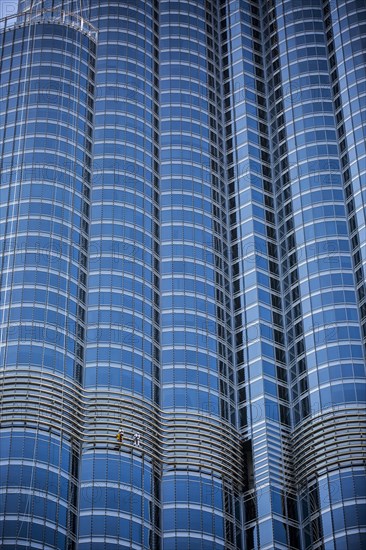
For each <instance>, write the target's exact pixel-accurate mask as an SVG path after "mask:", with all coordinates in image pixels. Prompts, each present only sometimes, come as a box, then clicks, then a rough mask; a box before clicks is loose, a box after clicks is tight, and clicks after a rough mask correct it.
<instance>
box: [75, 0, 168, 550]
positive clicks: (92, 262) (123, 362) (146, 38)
mask: <svg viewBox="0 0 366 550" xmlns="http://www.w3.org/2000/svg"><path fill="white" fill-rule="evenodd" d="M86 13H87V16H88V19H89V20H90V21H91V22H95V24H97V26H98V60H97V66H96V102H95V122H94V127H95V133H94V150H93V154H94V157H93V189H92V196H91V200H92V208H91V228H90V257H89V279H88V297H87V299H88V314H87V322H88V330H87V354H86V365H85V380H84V398H85V407H86V414H87V416H86V422H85V425H84V429H85V444H84V447H83V453H82V459H81V477H82V483H81V494H82V498H81V499H80V532H79V548H80V549H83V548H85V549H89V548H94V547H95V548H98V547H100V545H104V546H103V547H106V548H112V547H118V548H131V544H132V545H133V547H134V548H150V547H151V546H150V545H151V544H152V541H154V540H155V539H154V537H155V534H156V533H158V527H159V517H158V511H157V507H156V502H155V499H156V497H157V496H158V487H156V488H155V485H157V483H158V477H157V476H158V471H159V459H160V453H159V447H158V442H159V417H158V414H157V413H158V409H157V406H158V405H159V338H160V335H159V309H158V308H159V261H158V254H159V225H158V222H159V211H158V208H159V195H158V191H159V185H158V174H159V165H158V133H157V132H158V99H159V96H158V81H157V77H156V76H155V75H156V73H157V71H158V56H157V46H156V40H157V39H156V32H157V12H156V11H155V10H154V9H153V3H152V2H143V1H138V2H133V3H131V2H129V3H125V2H118V1H113V2H110V1H108V2H103V1H99V2H93V3H91V4H90V8H88V10H86ZM120 428H122V429H123V430H124V437H123V442H121V443H119V442H117V440H116V435H117V432H118V430H119V429H120ZM136 433H138V434H140V444H141V448H138V447H137V446H134V435H135V434H136ZM89 493H90V497H89ZM84 497H85V498H84ZM154 526H156V529H155V530H153V528H154ZM154 544H155V542H154Z"/></svg>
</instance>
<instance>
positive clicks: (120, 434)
mask: <svg viewBox="0 0 366 550" xmlns="http://www.w3.org/2000/svg"><path fill="white" fill-rule="evenodd" d="M123 435H124V432H123V429H122V428H120V429H119V430H118V432H117V435H116V439H117V441H118V443H123Z"/></svg>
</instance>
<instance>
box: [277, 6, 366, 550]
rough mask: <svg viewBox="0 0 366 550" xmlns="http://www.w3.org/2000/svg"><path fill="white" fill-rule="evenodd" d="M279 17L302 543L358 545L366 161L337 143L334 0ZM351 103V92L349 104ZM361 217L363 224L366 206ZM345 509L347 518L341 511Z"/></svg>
mask: <svg viewBox="0 0 366 550" xmlns="http://www.w3.org/2000/svg"><path fill="white" fill-rule="evenodd" d="M350 4H355V5H354V6H353V8H354V9H355V8H356V4H357V2H356V3H347V6H348V7H347V10H348V9H349V10H350V12H353V11H354V9H353V10H352V7H351V6H350ZM333 10H334V11H338V12H339V13H338V17H337V21H338V23H337V25H338V24H341V25H343V27H344V28H346V27H345V25H344V22H343V16H341V13H343V12H345V11H347V10H345V8H344V5H343V7H342V2H340V3H338V2H335V3H333V6H332V11H333ZM362 11H363V10H361V12H362ZM271 15H272V17H273V15H274V11H272V14H271ZM269 19H270V15H269ZM275 19H276V29H275V30H273V31H272V35H271V38H272V37H274V36H275V35H276V38H275V39H274V40H272V42H271V43H270V44H269V46H268V48H269V49H271V53H272V56H273V57H276V56H277V59H278V62H277V67H279V69H280V70H279V72H277V73H276V71H275V70H273V81H274V106H273V116H274V118H276V119H277V126H275V127H274V130H275V132H276V133H275V142H277V147H276V155H277V159H276V160H277V166H278V171H277V179H276V191H277V205H278V220H279V224H278V226H279V232H280V240H281V250H282V276H283V281H284V300H285V316H286V323H287V347H288V352H289V357H288V361H289V368H290V370H291V393H292V410H293V424H294V431H293V450H294V471H295V476H296V482H297V485H298V493H299V501H300V516H301V522H302V544H303V547H304V548H318V547H324V548H329V549H334V548H351V547H353V546H356V547H360V548H361V546H362V543H361V534H360V532H359V531H357V530H356V529H355V528H356V526H357V525H359V522H358V519H357V517H358V514H359V505H358V504H356V501H355V500H354V499H355V491H356V492H357V491H359V490H361V487H360V479H361V478H360V477H359V476H361V468H363V467H362V458H361V457H362V453H363V450H362V438H361V437H362V436H361V434H360V432H358V431H357V429H356V425H357V424H358V423H362V421H363V418H362V417H364V403H365V396H366V393H365V384H364V375H365V350H364V347H363V345H362V334H361V332H360V316H359V315H360V309H359V305H360V304H359V300H358V298H359V296H360V294H359V293H358V292H357V281H356V280H355V270H354V266H353V262H352V251H351V246H350V245H351V244H353V243H354V240H355V239H354V237H352V235H350V226H349V225H348V223H347V222H348V214H349V212H350V209H349V205H350V202H351V201H348V203H347V206H348V208H347V209H346V198H347V197H346V194H345V192H344V178H343V177H342V175H343V176H344V168H345V165H346V162H348V163H349V164H350V175H349V178H351V179H352V169H353V171H354V180H355V185H356V190H355V192H354V194H353V200H354V201H356V202H357V201H359V198H360V197H361V196H362V193H360V191H358V190H357V187H358V188H359V185H360V179H359V177H360V173H361V174H362V170H361V171H360V170H359V168H360V167H359V166H356V165H357V162H356V159H355V158H354V147H353V146H352V145H351V144H349V147H348V157H347V160H346V159H345V156H342V154H340V153H342V147H343V149H344V148H345V145H344V140H342V135H341V132H342V130H341V125H340V123H341V115H340V112H339V111H340V109H338V105H339V104H340V103H342V98H341V97H339V88H338V90H337V88H336V87H334V86H333V84H334V83H335V81H336V78H337V75H336V74H335V73H334V71H332V66H334V63H335V61H334V54H333V50H332V33H331V32H330V29H331V24H330V22H329V6H327V7H325V9H324V10H323V5H322V3H321V2H318V1H317V0H312V1H309V2H307V4H306V7H304V6H303V5H301V6H300V5H299V3H298V2H295V1H292V0H291V1H287V2H286V1H284V2H276V6H275ZM351 20H352V16H350V19H349V22H350V21H351ZM336 28H337V27H336ZM326 29H328V33H326ZM349 32H351V31H349ZM355 44H356V45H357V41H356V42H355ZM355 49H356V47H355ZM338 63H339V60H338ZM339 66H340V67H342V63H339ZM272 69H274V64H273V65H272ZM276 76H277V89H276ZM279 84H281V85H282V88H281V89H280V87H279ZM334 94H336V99H334ZM344 94H345V96H346V97H347V92H344ZM341 95H342V94H341ZM276 97H277V98H278V99H277V101H276ZM347 109H349V107H348V106H347V104H345V112H346V113H347ZM279 114H280V115H281V116H280V117H279V116H278V115H279ZM281 117H282V120H283V125H284V133H283V137H282V140H283V139H285V141H283V142H282V143H281V137H280V135H279V134H280V132H281V127H280V119H281ZM347 118H348V114H347ZM356 119H357V113H356V112H355V119H354V120H356ZM349 124H351V126H352V122H350V123H349ZM340 130H341V132H340ZM343 130H344V127H343ZM348 133H350V134H351V132H350V131H348ZM340 138H341V139H340ZM351 139H352V138H351ZM352 159H353V160H352ZM351 167H352V169H351ZM356 172H357V174H358V176H356ZM359 211H360V209H359ZM360 221H361V228H362V227H364V211H363V213H362V214H361V216H360ZM354 244H355V245H356V243H354ZM358 254H360V253H359V252H358ZM360 260H361V257H360ZM358 286H359V288H361V287H362V285H358ZM361 303H362V302H361ZM341 446H343V447H341ZM336 449H337V452H335V451H336ZM319 476H320V477H319ZM343 479H344V483H345V487H347V489H345V490H346V491H348V490H350V491H351V493H352V494H353V497H352V496H351V493H350V496H349V497H347V499H344V500H343V509H341V508H340V507H339V504H335V505H334V514H333V513H332V512H330V511H329V508H330V507H331V508H333V503H332V501H333V500H334V501H335V502H337V503H339V502H340V501H341V500H342V497H341V496H340V493H339V492H338V489H337V487H338V484H339V483H342V480H343ZM351 488H352V490H351ZM333 490H334V491H335V492H337V494H335V493H332V491H333ZM352 491H353V492H352ZM348 499H349V500H348ZM332 515H333V521H334V520H335V521H336V523H333V524H332ZM341 516H342V518H344V521H343V522H341V521H339V523H338V520H337V519H336V518H340V517H341ZM351 516H352V518H353V519H350V518H351ZM355 518H356V519H355ZM323 545H324V546H323Z"/></svg>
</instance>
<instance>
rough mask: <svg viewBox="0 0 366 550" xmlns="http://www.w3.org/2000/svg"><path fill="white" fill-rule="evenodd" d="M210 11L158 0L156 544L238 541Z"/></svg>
mask: <svg viewBox="0 0 366 550" xmlns="http://www.w3.org/2000/svg"><path fill="white" fill-rule="evenodd" d="M218 18H219V12H218V10H217V3H216V2H202V1H189V2H180V3H179V4H174V3H171V2H165V1H161V2H160V69H159V74H160V88H161V102H160V104H161V113H160V115H161V330H162V336H161V338H162V342H161V344H162V373H161V376H162V384H161V387H162V400H161V401H162V402H161V406H162V411H163V417H162V434H163V447H162V451H163V458H164V464H163V475H162V509H163V525H162V529H163V532H164V543H163V548H164V549H167V550H168V549H182V550H183V549H209V548H210V549H211V548H215V549H216V548H217V549H219V548H227V549H229V548H241V533H240V517H239V518H237V519H238V520H239V521H238V525H237V527H238V528H237V532H236V528H235V525H236V518H235V512H234V509H235V506H234V498H235V496H234V490H233V486H234V485H239V483H240V482H239V480H240V478H241V471H240V469H241V466H240V461H239V457H240V452H239V450H240V446H239V442H238V434H237V433H236V430H235V413H234V403H233V393H234V392H233V390H232V389H231V384H232V382H233V357H232V336H231V316H230V313H231V306H230V300H228V299H227V298H226V294H227V293H228V294H229V292H230V286H229V269H228V245H227V240H228V235H227V229H226V187H225V179H224V166H225V164H224V158H223V150H224V144H223V119H222V104H221V75H220V53H219V35H218V33H217V29H218ZM228 303H229V307H228V308H227V304H228ZM232 423H233V424H232ZM236 536H237V541H236Z"/></svg>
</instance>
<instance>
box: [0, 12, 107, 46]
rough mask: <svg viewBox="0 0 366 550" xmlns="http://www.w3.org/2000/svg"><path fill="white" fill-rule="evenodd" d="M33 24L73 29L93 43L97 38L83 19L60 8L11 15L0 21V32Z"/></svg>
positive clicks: (88, 23) (94, 30)
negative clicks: (47, 24) (80, 32)
mask: <svg viewBox="0 0 366 550" xmlns="http://www.w3.org/2000/svg"><path fill="white" fill-rule="evenodd" d="M33 23H60V24H62V25H67V26H70V27H74V28H76V29H77V30H80V31H82V32H83V33H85V34H87V35H88V36H89V37H90V38H92V39H93V40H94V41H95V40H96V38H97V29H96V28H95V27H94V26H93V25H92V24H91V23H90V22H89V21H88V20H87V19H85V18H84V17H82V16H81V15H79V14H77V13H70V12H66V11H64V10H62V9H61V8H53V9H48V10H40V11H38V10H37V11H35V12H32V11H25V12H23V13H17V14H11V15H8V16H7V17H3V18H2V19H0V31H3V30H9V29H12V28H14V27H16V26H18V25H30V24H33Z"/></svg>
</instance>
